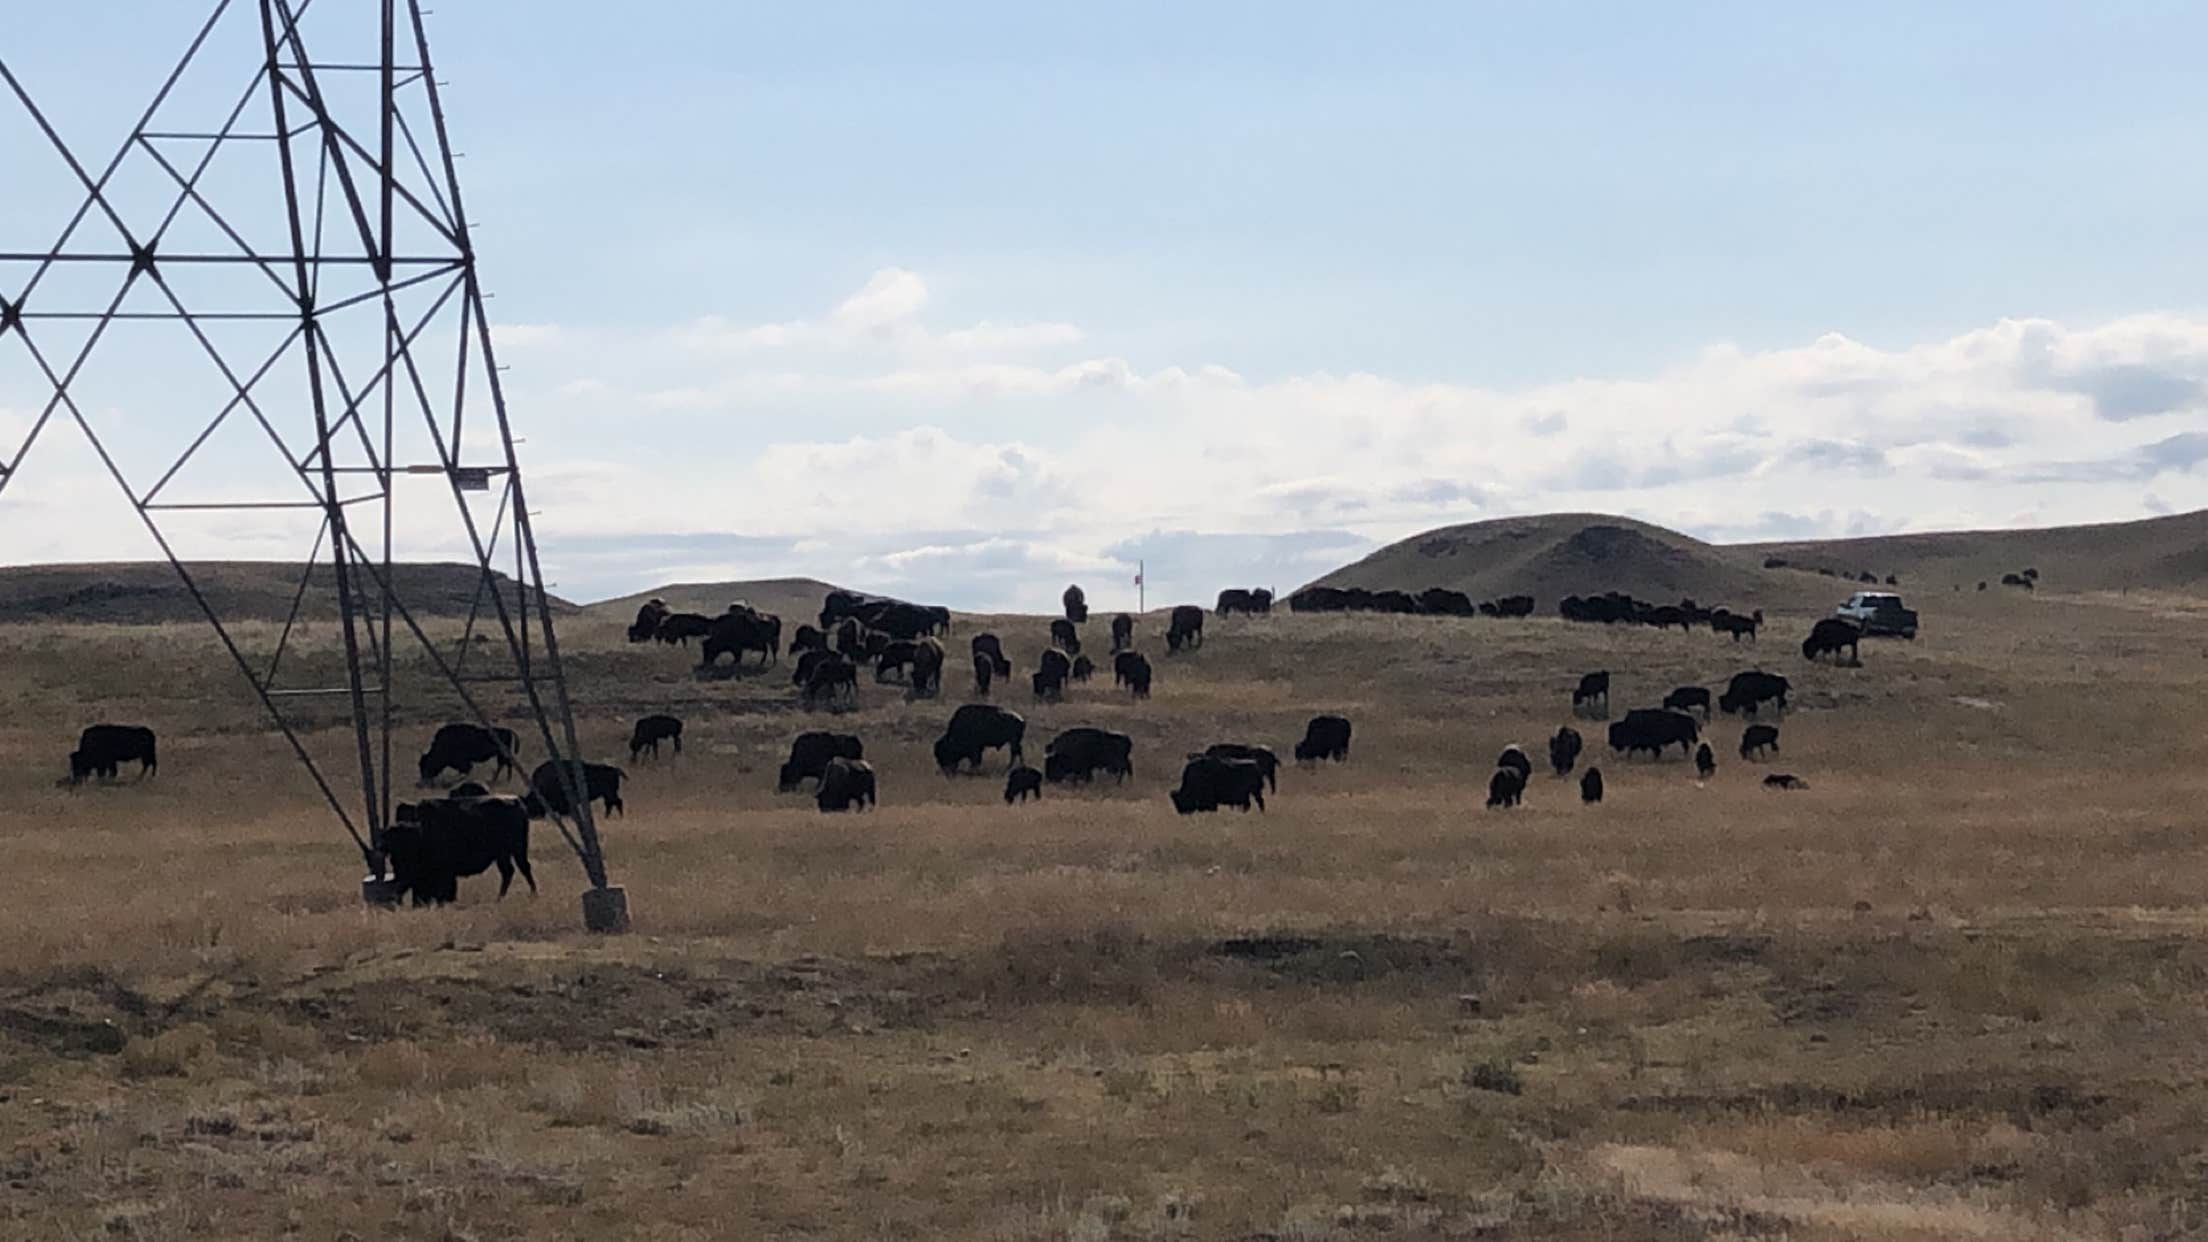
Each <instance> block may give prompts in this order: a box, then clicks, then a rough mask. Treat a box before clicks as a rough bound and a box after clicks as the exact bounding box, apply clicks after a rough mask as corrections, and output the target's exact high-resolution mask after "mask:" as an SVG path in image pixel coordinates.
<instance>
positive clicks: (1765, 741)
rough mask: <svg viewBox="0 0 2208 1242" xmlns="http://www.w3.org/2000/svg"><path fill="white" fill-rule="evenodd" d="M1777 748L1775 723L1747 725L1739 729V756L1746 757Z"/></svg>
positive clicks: (1777, 730)
mask: <svg viewBox="0 0 2208 1242" xmlns="http://www.w3.org/2000/svg"><path fill="white" fill-rule="evenodd" d="M1778 748H1779V729H1778V726H1777V725H1762V724H1759V725H1749V726H1748V727H1747V728H1745V729H1742V730H1741V731H1740V757H1741V758H1743V759H1747V758H1749V757H1751V756H1755V755H1761V754H1763V753H1764V752H1766V751H1776V750H1778Z"/></svg>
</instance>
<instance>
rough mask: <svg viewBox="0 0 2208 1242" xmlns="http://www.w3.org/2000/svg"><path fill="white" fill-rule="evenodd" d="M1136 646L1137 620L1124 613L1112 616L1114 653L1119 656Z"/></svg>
mask: <svg viewBox="0 0 2208 1242" xmlns="http://www.w3.org/2000/svg"><path fill="white" fill-rule="evenodd" d="M1134 645H1135V619H1134V618H1133V617H1130V616H1128V615H1127V614H1126V613H1124V612H1122V613H1115V614H1114V615H1113V616H1112V653H1113V654H1114V655H1117V654H1118V653H1120V652H1122V651H1125V650H1127V649H1128V648H1130V647H1132V646H1134Z"/></svg>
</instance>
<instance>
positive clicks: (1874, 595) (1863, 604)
mask: <svg viewBox="0 0 2208 1242" xmlns="http://www.w3.org/2000/svg"><path fill="white" fill-rule="evenodd" d="M1832 615H1833V616H1836V617H1841V618H1845V619H1846V620H1849V621H1853V622H1855V623H1856V624H1857V625H1859V626H1862V627H1863V632H1864V633H1865V634H1869V635H1881V634H1893V635H1898V636H1900V637H1902V638H1906V639H1910V640H1911V641H1914V640H1915V639H1916V637H1917V614H1916V612H1915V610H1913V609H1909V608H1904V607H1902V606H1901V597H1900V596H1899V595H1896V594H1894V593H1893V592H1892V591H1857V592H1856V593H1855V594H1853V595H1850V596H1849V597H1848V602H1847V603H1845V604H1842V605H1840V606H1839V607H1838V608H1835V609H1833V612H1832Z"/></svg>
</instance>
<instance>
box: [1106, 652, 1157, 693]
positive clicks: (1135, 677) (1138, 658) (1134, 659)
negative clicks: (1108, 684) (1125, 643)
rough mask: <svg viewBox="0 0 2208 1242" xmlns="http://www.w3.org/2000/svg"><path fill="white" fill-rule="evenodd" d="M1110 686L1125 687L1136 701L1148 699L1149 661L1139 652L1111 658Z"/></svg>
mask: <svg viewBox="0 0 2208 1242" xmlns="http://www.w3.org/2000/svg"><path fill="white" fill-rule="evenodd" d="M1112 684H1113V685H1115V686H1125V687H1127V689H1128V690H1129V691H1131V692H1132V693H1133V694H1134V696H1135V697H1136V698H1138V699H1147V698H1149V697H1150V660H1149V657H1147V656H1145V655H1143V654H1142V653H1141V652H1139V651H1122V652H1120V653H1119V654H1118V655H1116V656H1113V657H1112Z"/></svg>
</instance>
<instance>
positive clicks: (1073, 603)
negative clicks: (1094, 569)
mask: <svg viewBox="0 0 2208 1242" xmlns="http://www.w3.org/2000/svg"><path fill="white" fill-rule="evenodd" d="M1058 602H1059V603H1061V604H1064V605H1065V606H1066V620H1068V621H1070V622H1072V623H1073V624H1075V625H1087V624H1088V623H1089V597H1088V594H1087V593H1086V592H1084V591H1083V590H1082V589H1081V588H1080V587H1078V586H1069V587H1067V588H1066V593H1065V594H1064V595H1061V596H1059V597H1058Z"/></svg>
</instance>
